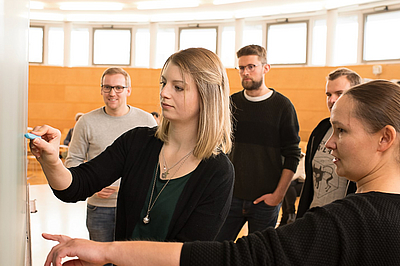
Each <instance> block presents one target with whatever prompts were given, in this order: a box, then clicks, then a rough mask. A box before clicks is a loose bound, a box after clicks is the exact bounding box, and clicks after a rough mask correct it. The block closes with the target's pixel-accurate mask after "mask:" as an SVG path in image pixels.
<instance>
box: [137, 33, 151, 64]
mask: <svg viewBox="0 0 400 266" xmlns="http://www.w3.org/2000/svg"><path fill="white" fill-rule="evenodd" d="M135 66H137V67H149V66H150V30H149V29H138V30H137V31H136V38H135Z"/></svg>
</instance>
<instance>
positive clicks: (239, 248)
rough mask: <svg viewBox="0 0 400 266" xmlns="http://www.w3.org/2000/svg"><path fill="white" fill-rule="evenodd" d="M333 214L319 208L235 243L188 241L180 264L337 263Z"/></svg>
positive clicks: (340, 247) (341, 247) (338, 242)
mask: <svg viewBox="0 0 400 266" xmlns="http://www.w3.org/2000/svg"><path fill="white" fill-rule="evenodd" d="M336 218H337V217H335V216H331V215H330V214H329V212H326V211H325V210H323V209H319V210H318V214H311V215H309V216H307V217H306V216H305V217H304V218H303V219H300V220H299V221H296V222H295V223H292V224H289V225H285V226H282V227H279V228H277V229H274V228H268V229H266V230H264V231H262V232H255V233H253V234H249V235H248V236H245V237H242V238H240V239H238V240H237V241H236V243H234V242H233V241H224V242H200V241H196V242H191V243H190V242H188V243H185V244H184V245H183V248H182V252H181V258H180V260H181V261H180V262H181V264H180V265H181V266H189V265H190V266H196V265H199V266H200V265H208V266H214V265H215V266H217V265H233V266H235V265H237V266H239V265H248V266H253V265H254V266H255V265H279V266H282V265H339V264H340V254H341V252H343V251H344V250H345V249H346V246H345V245H341V239H342V237H341V233H343V232H342V231H341V230H340V229H338V225H339V224H340V223H338V222H337V219H336ZM341 229H343V228H341ZM327 240H329V241H327Z"/></svg>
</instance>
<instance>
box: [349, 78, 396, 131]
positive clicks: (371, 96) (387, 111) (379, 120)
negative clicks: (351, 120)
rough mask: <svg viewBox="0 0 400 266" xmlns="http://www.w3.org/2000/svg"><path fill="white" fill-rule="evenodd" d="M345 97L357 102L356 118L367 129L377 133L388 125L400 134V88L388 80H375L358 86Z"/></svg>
mask: <svg viewBox="0 0 400 266" xmlns="http://www.w3.org/2000/svg"><path fill="white" fill-rule="evenodd" d="M343 95H347V96H349V97H351V99H352V100H354V101H355V103H356V107H355V110H354V114H355V116H356V117H357V118H358V119H360V120H361V121H363V122H364V124H365V126H366V129H368V130H369V131H370V132H371V133H376V132H378V131H379V130H381V129H382V128H384V127H385V126H386V125H391V126H393V127H394V128H395V129H396V131H397V132H400V86H399V85H397V84H395V83H393V82H390V81H387V80H373V81H370V82H367V83H363V84H360V85H357V86H355V87H353V88H351V89H349V90H348V91H346V92H345V93H344V94H343Z"/></svg>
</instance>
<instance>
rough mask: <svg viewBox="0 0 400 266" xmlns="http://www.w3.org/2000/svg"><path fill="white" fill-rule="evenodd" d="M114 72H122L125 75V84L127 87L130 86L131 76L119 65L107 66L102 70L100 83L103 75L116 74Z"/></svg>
mask: <svg viewBox="0 0 400 266" xmlns="http://www.w3.org/2000/svg"><path fill="white" fill-rule="evenodd" d="M116 74H122V75H123V76H124V77H125V86H127V87H130V86H131V77H130V76H129V74H128V73H127V72H126V71H125V70H123V69H122V68H120V67H109V68H107V69H106V70H104V72H103V75H101V79H100V85H101V86H103V79H104V76H105V75H116Z"/></svg>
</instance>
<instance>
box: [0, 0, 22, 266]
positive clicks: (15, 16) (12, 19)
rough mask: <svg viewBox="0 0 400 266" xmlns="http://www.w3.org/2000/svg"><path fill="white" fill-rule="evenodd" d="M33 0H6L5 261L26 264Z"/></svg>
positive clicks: (0, 217) (1, 179)
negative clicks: (27, 146) (30, 5)
mask: <svg viewBox="0 0 400 266" xmlns="http://www.w3.org/2000/svg"><path fill="white" fill-rule="evenodd" d="M28 7H29V0H0V264H1V265H16V266H19V265H25V254H26V250H25V246H26V236H27V234H26V228H27V227H26V217H27V216H26V215H27V213H26V201H27V200H26V194H25V193H26V156H25V155H26V150H25V149H26V145H25V143H26V141H25V140H24V137H23V134H24V133H25V131H26V125H27V93H28V87H27V86H28V85H27V84H28V56H27V54H28V29H29V8H28Z"/></svg>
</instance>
